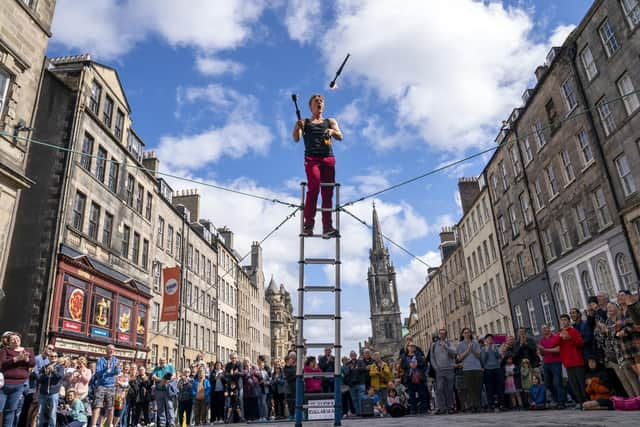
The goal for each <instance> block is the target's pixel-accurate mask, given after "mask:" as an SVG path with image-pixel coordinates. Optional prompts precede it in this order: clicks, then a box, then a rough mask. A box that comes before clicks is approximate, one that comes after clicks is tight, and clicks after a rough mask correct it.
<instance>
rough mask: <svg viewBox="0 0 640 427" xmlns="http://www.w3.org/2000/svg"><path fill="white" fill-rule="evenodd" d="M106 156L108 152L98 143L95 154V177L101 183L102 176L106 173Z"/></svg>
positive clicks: (102, 180)
mask: <svg viewBox="0 0 640 427" xmlns="http://www.w3.org/2000/svg"><path fill="white" fill-rule="evenodd" d="M108 157H109V153H107V149H106V148H104V147H103V146H102V145H99V144H98V154H96V178H97V179H98V181H100V182H102V183H104V178H105V176H106V174H107V158H108Z"/></svg>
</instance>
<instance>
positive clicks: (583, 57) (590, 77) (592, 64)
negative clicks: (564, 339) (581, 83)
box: [580, 45, 598, 81]
mask: <svg viewBox="0 0 640 427" xmlns="http://www.w3.org/2000/svg"><path fill="white" fill-rule="evenodd" d="M587 53H588V55H587ZM587 56H588V57H589V58H591V61H590V62H589V63H587ZM580 60H581V61H582V67H583V68H584V72H585V74H586V75H587V80H588V81H592V80H593V79H594V78H595V77H596V76H597V75H598V66H597V65H596V60H595V58H594V57H593V52H591V47H590V46H589V45H587V46H585V47H584V48H583V49H582V50H581V51H580ZM591 67H593V70H591Z"/></svg>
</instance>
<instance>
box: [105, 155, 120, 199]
mask: <svg viewBox="0 0 640 427" xmlns="http://www.w3.org/2000/svg"><path fill="white" fill-rule="evenodd" d="M119 178H120V163H118V162H117V161H115V159H114V158H113V157H111V165H110V166H109V179H108V180H107V188H108V189H109V190H111V191H112V192H114V193H118V180H119Z"/></svg>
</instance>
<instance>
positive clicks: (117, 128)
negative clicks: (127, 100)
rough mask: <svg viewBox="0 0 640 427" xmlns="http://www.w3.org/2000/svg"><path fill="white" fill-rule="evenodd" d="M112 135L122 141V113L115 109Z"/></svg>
mask: <svg viewBox="0 0 640 427" xmlns="http://www.w3.org/2000/svg"><path fill="white" fill-rule="evenodd" d="M113 134H114V135H115V136H116V138H118V140H119V141H122V135H123V134H124V112H123V111H122V110H121V109H120V108H118V109H116V120H115V123H114V127H113Z"/></svg>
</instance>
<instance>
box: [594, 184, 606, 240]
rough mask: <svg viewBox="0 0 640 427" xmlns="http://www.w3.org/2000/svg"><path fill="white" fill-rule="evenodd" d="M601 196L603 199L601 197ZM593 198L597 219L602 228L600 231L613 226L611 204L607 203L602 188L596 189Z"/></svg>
mask: <svg viewBox="0 0 640 427" xmlns="http://www.w3.org/2000/svg"><path fill="white" fill-rule="evenodd" d="M600 195H601V196H602V197H600ZM591 196H592V198H593V202H594V203H593V206H594V210H595V211H596V218H597V219H598V226H599V227H600V230H602V229H603V228H605V227H607V226H608V225H609V224H611V213H610V212H609V204H608V203H607V196H606V195H605V192H604V190H603V189H602V187H598V188H596V189H595V190H594V191H593V192H592V193H591ZM600 202H602V203H600ZM605 217H606V218H605ZM605 219H606V221H605Z"/></svg>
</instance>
